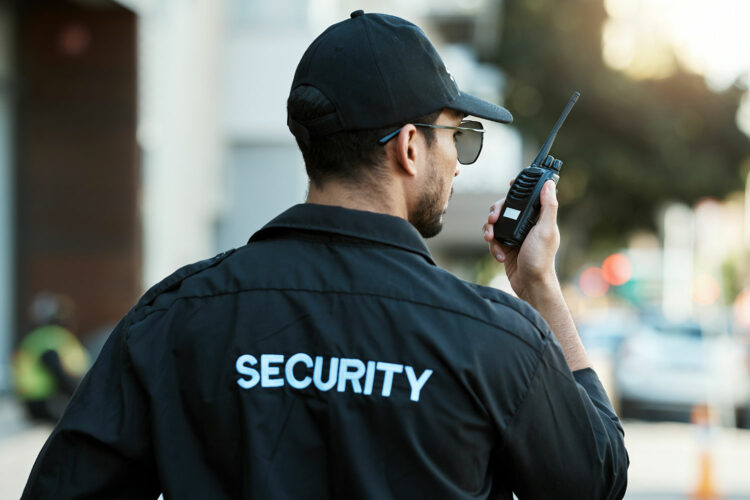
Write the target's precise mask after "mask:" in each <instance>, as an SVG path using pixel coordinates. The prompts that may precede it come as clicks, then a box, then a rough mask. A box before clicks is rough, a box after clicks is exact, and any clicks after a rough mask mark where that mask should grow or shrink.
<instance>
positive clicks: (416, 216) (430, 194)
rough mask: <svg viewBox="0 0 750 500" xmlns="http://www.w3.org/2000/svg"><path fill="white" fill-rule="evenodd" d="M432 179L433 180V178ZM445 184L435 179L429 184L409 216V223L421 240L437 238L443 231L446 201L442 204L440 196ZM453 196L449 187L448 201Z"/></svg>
mask: <svg viewBox="0 0 750 500" xmlns="http://www.w3.org/2000/svg"><path fill="white" fill-rule="evenodd" d="M433 179H435V178H434V177H433ZM444 186H445V182H444V181H443V180H438V179H435V181H434V182H431V183H430V184H429V185H428V186H427V187H426V189H425V190H424V192H423V193H422V195H421V196H420V197H419V200H417V204H416V206H415V207H414V210H412V213H410V214H409V222H411V224H412V225H413V226H414V227H415V228H416V229H417V231H419V234H421V235H422V238H432V237H433V236H437V235H438V234H439V233H440V231H441V230H442V229H443V216H444V215H445V212H446V209H447V207H448V203H447V201H446V202H445V203H443V200H442V194H443V193H444V192H445V189H444ZM451 196H453V187H451V192H450V195H449V196H448V199H449V200H450V198H451Z"/></svg>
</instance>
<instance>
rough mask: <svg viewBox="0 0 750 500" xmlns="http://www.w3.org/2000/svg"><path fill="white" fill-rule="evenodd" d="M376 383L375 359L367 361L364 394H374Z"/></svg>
mask: <svg viewBox="0 0 750 500" xmlns="http://www.w3.org/2000/svg"><path fill="white" fill-rule="evenodd" d="M374 383H375V361H368V362H367V373H366V374H365V390H364V391H363V393H364V394H367V395H368V396H369V395H370V394H372V386H373V384H374Z"/></svg>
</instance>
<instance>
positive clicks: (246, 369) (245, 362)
mask: <svg viewBox="0 0 750 500" xmlns="http://www.w3.org/2000/svg"><path fill="white" fill-rule="evenodd" d="M257 364H258V360H257V359H255V356H252V355H250V354H243V355H242V356H240V357H239V358H237V363H235V367H236V368H237V373H239V374H240V375H249V376H250V380H247V379H244V378H242V377H240V378H238V379H237V385H239V386H240V387H242V388H243V389H250V388H251V387H255V386H256V385H258V380H260V375H259V374H258V370H256V369H255V368H250V367H251V366H255V365H257Z"/></svg>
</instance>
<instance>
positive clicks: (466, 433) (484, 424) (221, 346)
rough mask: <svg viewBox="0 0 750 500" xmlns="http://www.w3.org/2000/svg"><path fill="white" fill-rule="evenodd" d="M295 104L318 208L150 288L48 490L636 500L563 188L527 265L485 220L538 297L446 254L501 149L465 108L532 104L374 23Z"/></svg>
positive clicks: (317, 67)
mask: <svg viewBox="0 0 750 500" xmlns="http://www.w3.org/2000/svg"><path fill="white" fill-rule="evenodd" d="M287 111H288V124H289V127H290V130H291V131H292V133H293V134H294V136H295V138H296V140H297V143H298V145H299V147H300V150H301V151H302V154H303V157H304V160H305V165H306V169H307V172H308V176H309V178H310V184H309V192H308V196H307V200H306V201H307V203H304V204H301V205H296V206H294V207H291V208H290V209H288V210H287V211H285V212H284V213H282V214H281V215H279V216H278V217H277V218H275V219H274V220H272V221H270V222H269V223H268V224H267V225H266V226H265V227H263V228H262V229H261V230H260V231H258V232H257V233H255V234H254V235H253V236H252V237H251V238H250V241H249V243H248V244H247V245H246V246H243V247H241V248H239V249H235V250H230V251H228V252H226V253H223V254H220V255H218V256H216V257H214V258H212V259H209V260H206V261H203V262H199V263H196V264H192V265H189V266H186V267H184V268H182V269H180V270H178V271H177V272H176V273H175V274H173V275H172V276H170V277H168V278H167V279H165V280H164V281H163V282H161V283H159V284H158V285H156V286H154V287H153V288H152V289H150V290H149V291H148V292H147V293H146V294H145V295H144V296H143V297H142V298H141V300H140V301H139V302H138V304H137V305H136V306H135V307H134V308H133V309H132V310H131V311H130V312H129V313H128V314H127V316H126V317H125V318H124V319H123V320H122V321H121V322H120V323H119V324H118V326H117V327H116V329H115V331H114V332H113V333H112V335H111V336H110V338H109V340H108V342H107V344H106V345H105V347H104V349H103V350H102V352H101V354H100V356H99V358H98V360H97V362H96V363H95V365H94V367H93V368H92V370H91V372H90V373H89V375H88V376H87V377H86V378H85V380H84V382H83V383H82V385H81V387H80V389H79V390H78V392H77V393H76V396H75V398H74V400H73V401H72V402H71V404H70V405H69V407H68V410H67V411H66V414H65V415H64V417H63V418H62V420H61V421H60V423H59V425H58V426H57V427H56V429H55V430H54V432H53V433H52V435H51V437H50V438H49V441H48V442H47V444H46V445H45V447H44V449H43V451H42V452H41V454H40V455H39V457H38V459H37V462H36V464H35V466H34V469H33V471H32V473H31V476H30V478H29V481H28V484H27V486H26V490H25V492H24V498H51V497H54V498H71V497H106V498H109V497H117V498H131V497H132V498H156V497H157V496H158V495H159V493H160V492H164V496H165V498H378V499H380V498H507V499H510V498H512V495H513V493H512V492H515V493H516V495H517V496H518V497H519V498H576V499H579V498H596V499H604V498H620V497H622V496H623V494H624V492H625V487H626V474H627V465H628V460H627V454H626V451H625V448H624V443H623V432H622V427H621V426H620V422H619V420H618V418H617V416H616V414H615V413H614V411H613V410H612V406H611V404H610V402H609V400H608V398H607V396H606V394H605V392H604V390H603V388H602V386H601V384H600V382H599V380H598V378H597V375H596V374H595V373H594V371H593V370H592V369H591V367H590V365H589V362H588V360H587V358H586V353H585V352H584V350H583V346H582V344H581V342H580V340H579V337H578V333H577V331H576V328H575V325H574V324H573V321H572V318H571V316H570V313H569V312H568V309H567V307H566V304H565V302H564V301H563V298H562V294H561V291H560V285H559V283H558V280H557V277H556V275H555V270H554V256H555V253H556V251H557V247H558V245H559V233H558V229H557V223H556V212H557V201H556V195H555V190H554V186H552V185H548V186H547V187H546V189H545V191H544V193H543V196H542V213H541V217H540V220H539V223H538V225H537V226H536V227H535V228H534V229H533V230H532V231H531V233H530V234H529V236H528V238H527V239H526V241H525V243H524V244H523V246H522V247H521V249H520V251H517V250H512V249H509V248H507V247H500V246H498V245H497V244H495V243H493V242H492V228H491V224H492V223H493V222H494V221H495V220H496V219H497V214H498V213H499V207H500V205H501V204H502V201H500V202H498V203H497V204H495V205H493V207H492V213H491V214H490V216H489V218H488V220H487V224H485V228H484V230H483V234H484V236H485V239H486V240H487V241H488V242H490V250H491V252H492V253H493V255H495V256H496V258H497V259H498V260H499V261H502V262H504V263H505V268H506V271H507V273H508V276H509V278H510V282H511V284H512V285H513V288H514V290H515V291H516V292H517V293H518V295H519V296H520V297H521V298H523V299H525V300H526V301H527V302H524V301H522V300H518V299H516V298H514V297H511V296H510V295H508V294H505V293H503V292H501V291H499V290H495V289H491V288H487V287H482V286H479V285H475V284H472V283H468V282H465V281H462V280H459V279H458V278H456V277H454V276H453V275H451V274H449V273H448V272H446V271H444V270H442V269H440V268H438V267H437V266H436V264H435V262H434V260H433V259H432V257H431V255H430V253H429V251H428V249H427V247H426V245H425V243H424V240H423V238H428V237H430V236H434V235H435V234H437V233H438V232H439V231H440V229H441V226H442V223H443V214H444V213H445V210H446V206H447V203H448V199H449V197H450V193H451V190H452V182H453V178H454V177H455V176H456V175H458V173H459V169H458V165H457V161H460V162H462V163H465V164H469V163H472V162H473V161H474V160H476V157H477V156H478V154H479V152H480V149H481V145H482V139H483V136H482V133H483V132H482V130H481V123H479V122H476V121H472V122H465V121H463V118H464V117H465V116H467V115H473V116H477V117H480V118H485V119H489V120H492V121H496V122H500V123H509V122H510V121H511V120H512V117H511V115H510V113H509V112H508V111H507V110H505V109H504V108H501V107H499V106H497V105H494V104H491V103H488V102H485V101H482V100H480V99H477V98H475V97H472V96H469V95H467V94H465V93H463V92H460V91H459V89H458V87H457V85H456V82H455V80H454V79H453V78H452V77H451V75H450V73H449V72H448V71H447V70H446V68H445V65H444V64H443V62H442V60H441V59H440V57H439V55H438V54H437V52H436V51H435V49H434V47H433V46H432V44H431V43H430V42H429V40H428V39H427V37H426V36H425V34H424V33H423V32H422V30H421V29H419V28H418V27H417V26H415V25H413V24H411V23H409V22H407V21H405V20H403V19H400V18H397V17H392V16H387V15H382V14H365V13H364V12H363V11H356V12H354V13H352V15H351V18H350V19H347V20H345V21H342V22H340V23H337V24H335V25H333V26H331V27H329V28H328V29H327V30H326V31H325V32H324V33H323V34H322V35H320V36H319V37H318V38H317V39H316V40H315V41H314V42H313V43H312V44H311V46H310V47H309V48H308V50H307V51H306V52H305V54H304V55H303V57H302V59H301V61H300V63H299V66H298V67H297V71H296V73H295V76H294V79H293V83H292V88H291V92H290V96H289V99H288V102H287ZM267 168H273V165H268V166H267ZM532 306H533V308H532ZM535 309H536V310H535ZM545 320H546V321H545ZM553 332H554V333H553Z"/></svg>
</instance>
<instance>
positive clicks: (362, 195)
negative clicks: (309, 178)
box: [306, 181, 407, 219]
mask: <svg viewBox="0 0 750 500" xmlns="http://www.w3.org/2000/svg"><path fill="white" fill-rule="evenodd" d="M373 191H375V192H373ZM388 194H389V191H388V190H385V189H376V190H373V189H368V188H361V189H358V188H352V187H350V186H347V185H345V184H344V183H341V182H336V181H328V182H326V183H325V185H324V186H323V187H316V186H315V184H313V183H310V189H309V191H308V193H307V200H306V202H307V203H315V204H318V205H331V206H337V207H344V208H350V209H352V210H364V211H366V212H376V213H381V214H387V215H394V216H396V217H401V218H402V219H407V210H406V205H405V203H399V202H398V200H396V199H393V198H397V197H396V196H393V193H392V192H391V193H390V194H391V196H388Z"/></svg>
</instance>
